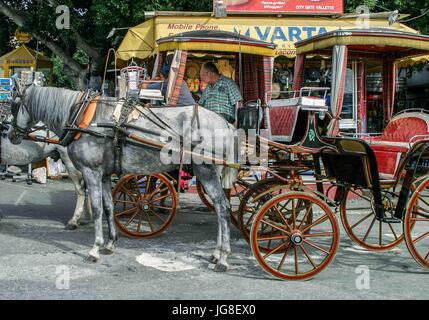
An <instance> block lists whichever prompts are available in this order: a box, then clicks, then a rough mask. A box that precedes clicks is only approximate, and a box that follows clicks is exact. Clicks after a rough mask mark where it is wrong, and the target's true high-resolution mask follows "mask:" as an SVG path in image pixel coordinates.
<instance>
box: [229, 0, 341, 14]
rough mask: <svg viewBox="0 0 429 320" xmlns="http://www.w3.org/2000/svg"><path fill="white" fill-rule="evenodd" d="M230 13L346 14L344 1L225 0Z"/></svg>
mask: <svg viewBox="0 0 429 320" xmlns="http://www.w3.org/2000/svg"><path fill="white" fill-rule="evenodd" d="M223 2H224V3H225V5H226V11H227V12H230V13H240V12H252V13H267V12H269V13H309V14H311V13H344V0H223Z"/></svg>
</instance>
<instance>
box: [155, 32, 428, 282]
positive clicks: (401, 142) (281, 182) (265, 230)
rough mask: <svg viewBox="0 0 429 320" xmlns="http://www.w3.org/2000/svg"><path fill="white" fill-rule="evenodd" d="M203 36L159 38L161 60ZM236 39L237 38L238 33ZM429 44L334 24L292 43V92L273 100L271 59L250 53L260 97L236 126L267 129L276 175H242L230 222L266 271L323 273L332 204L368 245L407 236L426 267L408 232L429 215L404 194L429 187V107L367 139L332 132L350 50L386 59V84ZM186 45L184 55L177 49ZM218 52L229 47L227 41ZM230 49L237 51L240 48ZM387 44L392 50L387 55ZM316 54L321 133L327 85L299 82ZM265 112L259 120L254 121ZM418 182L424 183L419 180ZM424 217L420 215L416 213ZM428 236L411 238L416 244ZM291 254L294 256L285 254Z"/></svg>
mask: <svg viewBox="0 0 429 320" xmlns="http://www.w3.org/2000/svg"><path fill="white" fill-rule="evenodd" d="M218 36H219V34H218ZM223 36H225V35H223ZM227 36H229V37H230V35H227ZM407 38H409V39H412V41H411V42H407V41H402V42H400V43H398V39H407ZM203 40H204V41H205V42H210V40H212V41H213V40H214V39H213V38H210V37H208V36H207V34H206V35H205V37H202V36H201V34H198V33H193V32H190V33H185V34H182V35H179V36H178V37H177V38H176V37H172V38H167V39H161V40H160V41H159V44H160V55H159V56H158V58H157V65H161V64H162V62H163V61H165V55H166V53H167V52H168V51H169V50H175V51H174V52H175V57H176V58H177V57H181V59H182V60H180V66H181V67H182V68H183V67H184V65H185V61H186V58H183V57H186V56H187V55H188V54H192V52H193V51H192V50H195V49H196V48H197V43H198V42H199V41H203ZM216 40H217V41H219V40H220V38H217V39H216ZM231 41H232V40H231ZM236 41H243V40H239V37H237V40H236ZM220 42H221V41H220ZM428 43H429V42H428V39H427V37H425V36H417V35H411V34H403V33H402V34H398V33H397V32H387V34H386V33H385V31H384V30H379V31H378V32H377V31H358V30H351V31H336V32H332V33H328V34H326V35H323V36H320V37H316V38H312V39H309V40H306V41H304V42H302V43H298V44H297V48H298V52H299V56H298V58H297V64H296V68H295V79H294V89H295V91H294V92H293V93H292V94H293V95H294V96H293V97H292V98H289V99H278V100H271V99H270V95H271V88H270V86H269V85H267V82H266V81H267V79H269V76H268V75H269V73H268V72H267V69H269V68H271V66H272V65H271V64H270V63H272V60H270V59H267V58H268V56H263V55H259V56H258V55H253V56H252V58H253V59H254V60H257V59H258V57H259V58H260V60H261V61H262V68H263V70H265V73H264V75H265V76H267V79H263V80H262V83H264V84H265V87H264V88H263V89H260V91H259V92H258V93H257V94H256V95H255V96H253V99H251V100H258V99H260V101H261V102H262V103H261V104H260V105H256V106H255V104H251V107H250V108H249V107H247V108H243V109H242V110H240V109H239V111H238V116H237V118H238V128H240V127H245V128H246V129H249V128H251V129H255V130H257V131H260V129H261V128H264V127H265V128H267V129H268V139H266V138H263V137H260V141H265V142H266V143H267V144H268V146H269V149H270V152H269V153H270V159H269V169H270V171H271V173H273V174H274V177H270V178H266V179H262V180H260V181H256V182H255V183H246V182H242V181H243V180H241V182H239V184H238V186H237V187H238V188H239V190H238V192H237V194H238V195H239V206H238V208H237V209H236V210H234V215H233V218H234V219H233V220H236V221H237V223H236V224H237V225H238V227H239V228H240V230H241V231H242V232H243V235H244V236H245V238H246V239H247V240H249V241H250V243H251V246H252V250H253V252H254V254H255V256H256V258H257V260H258V262H259V263H260V264H261V265H262V266H263V267H264V269H266V270H267V271H268V272H270V273H271V274H273V275H275V276H277V277H280V278H283V279H304V278H308V277H311V276H314V275H315V274H317V273H318V272H320V271H321V270H323V269H324V268H325V267H326V266H327V265H328V264H329V263H330V262H331V261H332V259H333V257H334V255H335V252H336V250H337V247H338V243H339V229H338V225H337V223H336V219H335V217H334V214H333V213H332V208H333V207H335V208H338V209H339V210H340V212H341V219H342V222H343V225H344V227H345V229H346V231H347V233H348V235H349V236H350V237H351V238H352V239H353V240H354V241H355V242H356V243H357V244H359V245H360V246H362V247H364V248H366V249H369V250H387V249H391V248H393V247H394V246H396V245H398V244H399V243H401V241H402V240H403V239H404V235H403V233H404V234H405V238H406V239H407V245H408V247H409V248H410V252H412V254H413V256H414V257H416V259H417V260H418V261H419V262H420V263H422V261H423V265H425V263H426V265H425V266H427V258H428V257H427V255H426V254H427V252H424V250H423V253H425V254H423V253H421V255H419V251H418V249H417V248H416V247H415V245H414V244H415V242H416V241H415V240H416V238H415V237H414V238H413V233H412V229H413V226H414V225H415V224H416V223H417V222H419V223H424V222H425V221H426V220H427V214H426V213H424V211H423V212H420V213H417V212H415V210H413V207H412V206H411V207H410V204H409V200H408V199H409V197H410V195H411V193H410V192H409V191H414V190H415V189H416V188H417V186H418V185H422V187H420V188H419V189H418V190H423V189H424V188H426V187H427V185H429V182H426V179H425V178H426V169H425V168H426V166H427V165H428V164H429V163H428V162H427V160H426V158H427V152H426V144H427V139H429V126H428V124H429V122H428V120H429V117H428V114H427V113H426V112H423V111H415V110H409V111H407V112H402V113H400V114H398V115H396V116H395V117H394V118H393V119H391V121H390V122H389V124H388V126H387V127H386V129H385V131H384V133H383V134H382V135H381V136H379V137H375V136H374V135H372V136H371V135H367V136H365V137H362V138H363V140H358V139H355V138H347V137H341V135H338V123H339V120H340V114H341V103H342V102H341V101H342V98H341V95H344V91H343V90H344V86H345V81H346V80H345V77H344V72H346V71H345V70H346V68H347V57H350V58H351V59H350V60H352V61H353V60H359V61H360V62H362V61H365V59H368V60H374V59H375V60H376V59H382V61H383V65H384V66H385V68H388V70H386V71H385V74H386V73H387V76H385V78H384V81H385V82H387V84H386V87H387V88H392V87H394V86H393V85H392V83H391V82H392V81H394V80H392V77H393V76H392V69H394V67H393V63H395V62H396V60H398V59H406V58H409V57H411V56H415V55H420V54H424V53H426V52H427V51H428V50H429V47H427V46H428ZM255 44H256V42H255ZM257 45H258V46H260V45H261V44H257ZM183 48H186V49H187V52H184V51H183V50H181V49H183ZM211 49H213V48H211ZM223 50H226V49H225V47H223ZM195 51H196V52H198V51H199V50H195ZM232 51H233V52H235V51H236V48H234V49H232ZM238 51H239V52H240V49H239V50H238ZM385 51H389V52H391V53H390V54H389V55H386V53H385ZM239 52H238V53H239ZM248 53H249V52H248ZM317 55H323V56H324V58H325V59H326V56H329V55H332V56H333V66H332V68H333V69H334V71H333V72H334V73H333V76H334V80H333V87H335V88H334V90H332V92H331V101H332V104H331V111H333V112H332V113H333V119H332V121H331V123H330V125H329V127H328V129H326V128H325V130H327V131H328V132H327V134H326V135H325V136H321V135H322V129H321V128H320V122H321V119H322V120H323V119H324V117H325V116H326V113H327V111H328V106H327V104H326V101H327V99H326V95H327V89H328V88H305V87H301V86H302V82H303V79H302V74H303V70H304V69H303V68H304V61H305V56H317ZM240 59H243V60H245V59H246V58H245V57H242V58H240ZM264 63H265V65H263V64H264ZM389 63H390V65H389ZM183 70H184V69H183ZM183 70H182V72H180V71H179V72H178V75H176V78H175V79H174V80H171V81H173V83H176V86H177V83H180V82H181V81H183V78H180V74H182V76H183V73H184V72H183ZM389 70H390V74H389V72H388V71H389ZM155 72H156V71H155ZM248 73H249V72H246V74H248ZM238 74H240V72H238ZM389 75H390V77H389ZM244 77H245V75H244ZM389 81H390V82H389ZM243 82H244V83H249V79H243ZM170 87H173V85H170ZM179 87H180V85H179ZM386 90H387V89H386ZM176 91H177V90H176ZM248 91H251V90H248ZM245 92H246V91H245ZM392 96H393V97H394V93H393V89H392V90H390V91H389V92H388V93H387V94H386V97H387V99H386V100H387V103H389V104H390V107H389V108H388V112H390V113H392V112H393V111H392V110H393V98H392ZM246 100H247V99H246V97H244V101H245V102H246ZM249 100H250V99H249ZM170 101H171V97H170ZM173 101H174V98H173ZM245 106H246V104H245ZM261 110H262V112H263V115H264V121H263V122H262V121H259V119H260V114H259V113H260V112H261ZM256 119H257V120H256ZM328 119H329V120H330V118H328ZM249 123H250V124H251V125H250V126H249ZM318 123H319V125H318ZM325 133H326V132H325ZM243 168H244V169H245V168H246V166H243ZM308 170H312V171H313V172H314V177H315V182H316V183H317V190H312V189H311V188H309V187H308V186H306V185H304V184H303V183H302V179H301V177H300V174H302V173H303V172H305V171H308ZM170 181H171V179H170ZM422 181H424V183H422V184H421V182H422ZM329 183H331V184H332V185H333V188H329V190H332V189H335V196H334V199H330V198H329V197H328V194H329V195H332V193H329V192H328V193H327V192H324V191H326V185H327V184H329ZM401 192H402V193H401ZM416 192H418V191H416ZM200 193H201V190H200ZM421 197H422V196H420V198H421ZM203 198H204V197H203ZM420 198H419V196H418V195H415V196H414V197H413V198H412V203H414V206H415V202H416V201H418V200H417V199H420ZM422 201H423V200H422ZM407 204H408V207H407V208H408V209H407V208H406V205H407ZM411 205H412V204H411ZM406 209H407V212H406V215H405V210H406ZM420 214H422V216H420V217H418V216H419V215H420ZM425 219H426V220H425ZM403 221H404V222H405V223H404V227H402V222H403ZM402 228H403V230H402ZM156 234H159V233H156ZM425 235H427V234H423V235H422V237H421V238H419V237H417V242H419V241H420V240H422V239H423V238H425ZM310 249H313V252H311V250H310ZM314 251H315V252H316V254H315V253H314ZM289 252H290V253H291V257H288V253H289ZM313 255H315V256H317V259H314V257H313ZM288 258H289V259H290V258H292V260H293V261H294V263H285V261H287V259H288ZM425 259H426V260H425ZM424 261H426V262H424ZM285 265H289V267H285Z"/></svg>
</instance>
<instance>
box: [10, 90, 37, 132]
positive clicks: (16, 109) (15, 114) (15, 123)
mask: <svg viewBox="0 0 429 320" xmlns="http://www.w3.org/2000/svg"><path fill="white" fill-rule="evenodd" d="M28 87H29V86H27V88H28ZM24 92H25V91H24ZM14 94H15V97H14V98H13V100H14V99H15V98H20V100H21V101H20V103H19V106H15V103H14V102H13V101H12V104H11V112H12V116H13V118H12V123H11V125H12V128H13V130H14V132H15V134H16V135H17V136H21V137H26V136H28V134H30V133H32V132H34V131H37V130H39V129H37V130H34V129H32V128H30V127H28V128H23V127H21V126H19V125H18V114H19V112H20V110H21V108H22V107H23V108H24V109H25V111H27V113H28V115H30V111H29V109H28V106H27V104H26V103H25V96H24V93H21V92H20V90H19V89H15V93H14Z"/></svg>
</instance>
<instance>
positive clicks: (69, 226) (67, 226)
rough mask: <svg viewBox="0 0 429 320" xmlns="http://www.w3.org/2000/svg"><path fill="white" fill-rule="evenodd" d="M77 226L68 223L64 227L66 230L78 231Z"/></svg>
mask: <svg viewBox="0 0 429 320" xmlns="http://www.w3.org/2000/svg"><path fill="white" fill-rule="evenodd" d="M76 229H77V225H76V224H72V223H67V225H66V226H65V227H64V230H76Z"/></svg>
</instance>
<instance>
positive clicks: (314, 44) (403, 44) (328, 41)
mask: <svg viewBox="0 0 429 320" xmlns="http://www.w3.org/2000/svg"><path fill="white" fill-rule="evenodd" d="M335 45H346V46H359V47H366V48H368V51H374V52H383V51H382V50H381V48H387V49H386V51H385V52H389V51H392V48H395V51H401V50H400V48H404V49H415V50H420V51H426V52H427V51H429V37H428V36H424V35H419V34H415V33H407V32H396V31H394V30H387V29H368V30H358V29H356V30H338V31H335V32H330V33H327V34H324V35H321V36H320V39H314V40H308V41H302V42H301V43H297V44H296V47H297V49H296V52H297V54H305V53H311V52H313V51H317V50H324V49H331V48H332V47H334V46H335ZM426 52H425V53H426Z"/></svg>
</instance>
